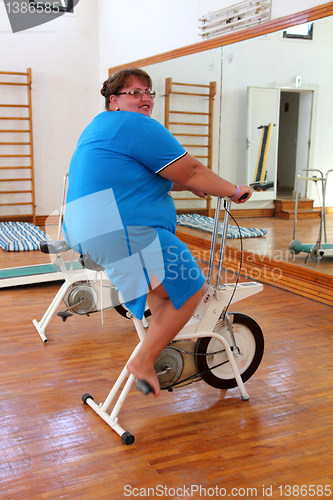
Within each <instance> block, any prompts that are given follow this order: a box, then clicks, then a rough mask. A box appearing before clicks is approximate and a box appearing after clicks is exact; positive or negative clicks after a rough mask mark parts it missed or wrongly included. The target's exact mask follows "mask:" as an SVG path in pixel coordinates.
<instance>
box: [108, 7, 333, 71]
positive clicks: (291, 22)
mask: <svg viewBox="0 0 333 500" xmlns="http://www.w3.org/2000/svg"><path fill="white" fill-rule="evenodd" d="M331 15H333V2H328V3H325V4H322V5H318V6H317V7H313V8H312V9H308V10H304V11H301V12H297V13H296V14H290V15H289V16H285V17H281V18H279V19H274V20H272V21H267V22H266V23H263V24H260V25H258V26H253V27H251V28H248V29H246V30H240V31H236V32H234V33H230V34H228V35H223V36H220V37H216V38H213V39H211V40H205V41H204V42H199V43H195V44H193V45H187V46H185V47H181V48H179V49H174V50H170V51H168V52H164V53H162V54H157V55H155V56H151V57H146V58H144V59H138V60H137V61H132V62H129V63H126V64H121V65H120V66H114V67H113V68H110V69H109V75H112V74H113V73H115V72H116V71H118V70H120V69H128V68H133V67H136V68H138V67H139V68H141V67H142V66H148V65H150V64H156V63H160V62H163V61H169V60H170V59H176V58H178V57H183V56H188V55H191V54H196V53H198V52H203V51H205V50H210V49H216V48H217V47H223V46H225V45H230V44H232V43H237V42H242V41H244V40H249V39H251V38H256V37H258V36H263V35H267V34H269V33H273V32H275V31H281V30H283V29H285V28H288V27H289V26H295V25H297V24H302V23H308V22H311V21H316V20H317V19H323V18H325V17H328V16H331Z"/></svg>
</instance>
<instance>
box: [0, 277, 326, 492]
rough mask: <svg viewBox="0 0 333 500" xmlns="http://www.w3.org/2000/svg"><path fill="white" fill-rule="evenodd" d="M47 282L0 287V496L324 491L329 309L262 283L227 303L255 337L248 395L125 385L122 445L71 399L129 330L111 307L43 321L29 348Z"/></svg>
mask: <svg viewBox="0 0 333 500" xmlns="http://www.w3.org/2000/svg"><path fill="white" fill-rule="evenodd" d="M58 288H59V284H58V283H52V284H42V285H33V286H22V287H16V288H4V289H2V290H1V291H0V294H1V306H2V308H1V309H2V310H1V320H0V322H1V335H2V338H1V347H2V349H1V353H0V366H1V374H0V386H1V387H0V390H1V403H0V404H1V413H0V436H1V439H0V443H1V444H0V446H1V454H0V498H1V500H2V499H3V500H21V499H22V500H60V499H66V500H76V499H77V500H109V499H112V500H118V499H123V498H126V497H129V498H163V499H169V498H172V499H175V500H181V499H192V498H193V499H199V498H205V497H206V498H208V497H209V498H214V499H216V498H222V497H223V496H224V497H227V496H229V498H254V497H255V498H257V499H267V498H295V496H296V497H298V498H321V499H323V498H332V494H330V493H329V491H331V492H332V491H333V452H332V450H333V411H332V410H333V392H332V381H333V342H332V331H333V329H332V319H333V314H332V308H331V307H329V306H327V305H324V304H320V303H318V302H314V301H312V300H309V299H307V298H304V297H301V296H299V295H295V294H292V293H289V292H287V291H284V290H280V289H278V288H274V287H272V286H269V285H266V286H265V287H264V291H263V292H262V293H261V294H260V295H257V296H254V297H253V298H249V299H247V300H244V301H242V302H241V303H239V304H237V310H238V311H240V312H243V313H246V314H249V315H251V316H253V317H254V318H255V319H256V320H257V321H258V323H259V324H260V326H261V328H262V329H263V332H264V335H265V343H266V346H265V355H264V358H263V361H262V363H261V365H260V367H259V369H258V371H257V372H256V373H255V375H254V376H253V377H252V378H251V379H250V380H249V381H248V382H247V383H246V388H247V390H248V392H249V394H250V400H249V401H241V400H240V393H239V390H238V389H232V390H229V391H220V390H217V389H214V388H212V387H210V386H208V385H207V384H205V383H204V382H197V383H194V384H192V385H189V386H186V387H183V388H180V389H178V390H175V391H174V392H172V393H169V392H163V393H162V394H161V396H160V397H159V398H158V399H157V400H154V399H152V398H151V397H145V396H143V395H141V393H138V392H137V391H136V390H135V389H134V388H133V389H132V390H131V392H130V395H129V397H128V399H127V401H126V402H125V405H124V407H123V408H122V410H121V412H120V418H119V422H120V424H121V425H122V426H123V427H124V428H125V429H126V430H128V431H130V432H132V433H133V434H134V435H135V437H136V441H135V443H134V445H131V446H126V445H124V444H123V443H122V442H121V440H120V438H119V436H118V435H117V434H116V433H114V431H112V430H111V429H110V428H109V427H108V426H107V425H106V424H105V423H104V422H103V421H102V420H101V419H100V418H99V417H98V416H97V415H96V414H95V413H94V412H93V411H92V410H91V408H90V407H88V406H86V405H84V404H83V403H82V401H81V396H82V394H83V393H86V392H89V393H90V394H91V395H92V396H93V397H94V400H95V401H96V402H97V403H99V402H101V401H103V400H104V399H105V397H106V395H107V393H108V392H109V390H110V389H111V386H112V384H113V382H114V381H115V379H116V377H117V375H118V374H119V372H120V370H121V369H122V367H123V365H124V363H125V362H126V360H127V357H128V356H129V354H130V352H131V350H132V349H133V347H134V346H135V344H136V342H137V340H136V334H135V331H134V328H133V325H132V323H131V321H130V320H127V319H124V318H122V317H121V316H119V315H118V314H117V313H116V312H115V311H114V310H111V311H108V312H105V314H104V326H102V325H101V319H100V316H99V314H94V315H91V316H90V317H89V318H87V317H82V316H77V315H76V316H74V317H72V318H69V319H68V320H67V321H66V322H65V323H64V322H62V320H61V319H60V318H59V317H57V316H54V317H53V318H52V320H51V322H50V324H49V326H48V329H47V332H46V333H47V336H48V339H49V342H48V344H43V343H42V342H41V340H40V338H39V336H38V334H37V332H36V331H35V329H34V327H33V325H32V319H33V318H37V319H40V318H41V316H42V315H43V313H44V311H45V310H46V308H47V306H48V305H49V303H50V302H51V300H52V298H53V297H54V295H55V293H56V292H57V290H58ZM301 487H302V488H303V489H302V490H301ZM148 488H150V489H148ZM200 488H201V492H200ZM325 488H326V489H325ZM300 491H302V496H300V494H299V492H300ZM162 492H163V493H162ZM307 492H308V494H307ZM314 492H315V495H314V494H313V493H314ZM205 493H206V495H205Z"/></svg>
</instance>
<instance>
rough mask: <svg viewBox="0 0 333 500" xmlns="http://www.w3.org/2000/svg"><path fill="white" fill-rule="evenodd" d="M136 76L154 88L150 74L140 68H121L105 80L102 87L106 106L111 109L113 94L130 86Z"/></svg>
mask: <svg viewBox="0 0 333 500" xmlns="http://www.w3.org/2000/svg"><path fill="white" fill-rule="evenodd" d="M135 77H136V78H138V79H139V80H142V81H143V82H144V83H145V84H146V85H147V87H148V88H149V89H151V88H152V80H151V78H150V76H149V75H148V73H146V72H145V71H143V70H142V69H139V68H130V69H121V70H120V71H117V72H116V73H114V74H113V75H111V76H110V77H109V78H108V79H107V80H105V82H104V84H103V87H102V89H101V94H102V96H103V97H105V108H106V109H107V110H109V109H110V107H109V106H110V97H111V96H112V95H117V93H118V92H119V91H120V90H121V89H123V88H125V87H128V86H129V85H130V84H131V81H132V80H133V78H135Z"/></svg>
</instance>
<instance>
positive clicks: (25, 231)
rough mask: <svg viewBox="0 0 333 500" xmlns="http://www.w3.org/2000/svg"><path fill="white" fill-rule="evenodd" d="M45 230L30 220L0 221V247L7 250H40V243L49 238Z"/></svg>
mask: <svg viewBox="0 0 333 500" xmlns="http://www.w3.org/2000/svg"><path fill="white" fill-rule="evenodd" d="M48 239H49V237H48V236H47V234H46V233H44V231H42V230H41V229H40V228H39V227H37V226H35V225H34V224H31V223H30V222H0V247H1V248H2V249H3V250H6V252H22V251H29V250H39V243H40V241H42V240H48Z"/></svg>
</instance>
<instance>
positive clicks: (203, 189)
mask: <svg viewBox="0 0 333 500" xmlns="http://www.w3.org/2000/svg"><path fill="white" fill-rule="evenodd" d="M159 175H161V176H162V177H165V178H166V179H168V180H170V181H172V182H174V186H175V190H180V189H177V188H178V187H181V186H184V187H183V190H184V189H187V190H189V191H192V192H196V193H202V194H204V193H206V194H210V195H211V196H221V197H225V198H232V197H233V196H235V194H236V192H237V186H235V184H233V183H232V182H229V181H227V180H225V179H223V178H222V177H220V176H219V175H217V174H215V173H214V172H212V171H211V170H210V169H209V168H207V167H205V166H204V165H203V164H202V163H201V162H200V161H199V160H197V159H196V158H194V157H193V156H192V155H190V154H186V155H185V156H183V157H182V158H180V159H179V160H177V161H175V162H174V163H172V164H171V165H169V166H168V167H166V168H165V169H164V170H162V171H161V172H159ZM239 188H240V189H239V194H238V196H237V198H236V199H234V200H233V201H234V202H235V203H244V202H245V201H247V200H248V199H249V198H250V197H251V195H252V190H251V188H250V187H249V186H246V185H244V184H243V185H241V186H239ZM243 195H246V198H244V199H243V200H240V199H239V198H241V197H242V196H243Z"/></svg>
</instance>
